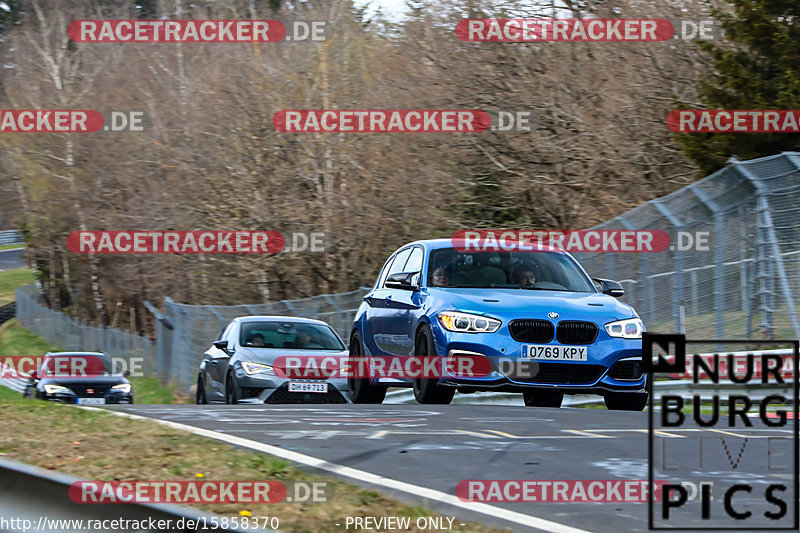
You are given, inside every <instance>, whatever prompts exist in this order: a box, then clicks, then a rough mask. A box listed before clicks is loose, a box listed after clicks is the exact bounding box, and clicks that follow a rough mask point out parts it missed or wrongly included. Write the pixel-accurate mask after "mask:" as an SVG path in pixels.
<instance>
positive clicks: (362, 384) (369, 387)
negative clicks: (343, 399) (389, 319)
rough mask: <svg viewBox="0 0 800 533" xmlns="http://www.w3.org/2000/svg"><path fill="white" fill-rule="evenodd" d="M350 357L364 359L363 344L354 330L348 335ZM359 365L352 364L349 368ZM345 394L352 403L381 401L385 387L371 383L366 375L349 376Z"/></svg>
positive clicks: (384, 393)
mask: <svg viewBox="0 0 800 533" xmlns="http://www.w3.org/2000/svg"><path fill="white" fill-rule="evenodd" d="M350 357H352V358H355V359H361V360H363V359H364V344H363V341H362V340H361V334H360V333H359V332H358V331H354V332H353V335H352V336H351V337H350ZM360 366H361V365H358V364H354V365H351V368H360ZM347 394H348V395H349V396H350V401H351V402H353V403H383V400H384V398H386V387H384V386H381V385H374V384H372V383H371V382H370V380H369V378H368V377H353V376H350V377H348V378H347Z"/></svg>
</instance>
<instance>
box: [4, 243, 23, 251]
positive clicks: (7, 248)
mask: <svg viewBox="0 0 800 533" xmlns="http://www.w3.org/2000/svg"><path fill="white" fill-rule="evenodd" d="M16 248H25V245H24V244H0V252H2V251H3V250H14V249H16Z"/></svg>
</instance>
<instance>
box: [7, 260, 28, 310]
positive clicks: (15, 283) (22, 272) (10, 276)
mask: <svg viewBox="0 0 800 533" xmlns="http://www.w3.org/2000/svg"><path fill="white" fill-rule="evenodd" d="M33 282H34V279H33V272H31V271H30V269H27V268H17V269H14V270H6V271H5V272H0V305H5V304H10V303H11V302H13V301H14V300H15V299H16V297H15V296H14V292H15V291H16V290H17V289H18V288H20V287H22V286H24V285H29V284H31V283H33Z"/></svg>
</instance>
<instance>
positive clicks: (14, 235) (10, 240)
mask: <svg viewBox="0 0 800 533" xmlns="http://www.w3.org/2000/svg"><path fill="white" fill-rule="evenodd" d="M4 244H20V245H22V244H25V239H24V238H23V237H22V232H21V231H19V230H15V229H12V230H4V231H0V245H4Z"/></svg>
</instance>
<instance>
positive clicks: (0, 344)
mask: <svg viewBox="0 0 800 533" xmlns="http://www.w3.org/2000/svg"><path fill="white" fill-rule="evenodd" d="M60 351H61V348H59V347H58V346H55V345H53V344H50V343H49V342H47V341H46V340H44V339H43V338H41V337H39V336H38V335H36V334H35V333H33V332H31V331H29V330H27V329H25V328H23V327H22V326H20V325H19V322H17V319H16V318H14V319H11V320H9V321H8V322H6V323H5V324H3V325H2V326H0V355H4V356H5V355H44V354H45V352H60Z"/></svg>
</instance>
